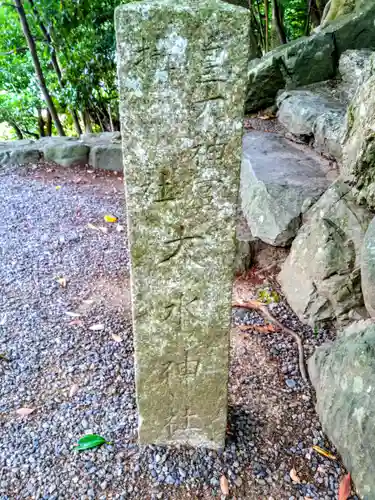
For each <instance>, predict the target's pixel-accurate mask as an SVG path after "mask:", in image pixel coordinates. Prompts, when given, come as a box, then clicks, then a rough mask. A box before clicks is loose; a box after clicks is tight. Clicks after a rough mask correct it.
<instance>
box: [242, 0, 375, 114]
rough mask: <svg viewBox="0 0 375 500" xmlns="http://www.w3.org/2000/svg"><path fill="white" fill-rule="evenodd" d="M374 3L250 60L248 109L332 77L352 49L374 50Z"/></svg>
mask: <svg viewBox="0 0 375 500" xmlns="http://www.w3.org/2000/svg"><path fill="white" fill-rule="evenodd" d="M374 19H375V4H374V3H373V2H370V3H369V4H368V5H367V6H366V8H364V10H363V11H362V12H356V13H354V14H350V15H348V16H343V17H341V18H340V19H338V20H337V21H334V22H332V23H330V24H329V25H327V26H326V27H325V28H323V29H321V30H320V31H317V32H316V33H314V34H313V35H311V36H310V37H304V38H300V39H298V40H296V41H293V42H290V43H288V44H287V45H283V46H281V47H278V48H277V49H275V50H274V51H272V52H270V53H268V54H267V55H266V56H264V57H263V58H262V59H260V60H259V59H256V60H254V61H252V62H251V63H250V69H249V83H248V93H247V101H246V111H247V112H248V113H252V112H254V111H258V110H259V109H262V108H264V107H267V106H271V105H272V104H274V102H275V98H276V94H277V92H278V91H279V90H281V89H284V88H287V89H295V88H297V87H302V86H305V85H310V84H312V83H315V82H319V81H324V80H329V79H331V78H333V77H334V76H335V74H336V71H337V60H338V59H339V58H340V56H341V54H343V53H344V52H345V51H346V50H349V49H363V48H365V49H372V50H375V29H374Z"/></svg>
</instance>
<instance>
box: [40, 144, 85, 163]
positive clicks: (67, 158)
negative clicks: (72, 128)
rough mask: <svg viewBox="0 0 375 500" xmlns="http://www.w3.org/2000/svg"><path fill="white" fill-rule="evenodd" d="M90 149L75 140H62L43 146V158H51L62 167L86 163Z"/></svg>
mask: <svg viewBox="0 0 375 500" xmlns="http://www.w3.org/2000/svg"><path fill="white" fill-rule="evenodd" d="M89 151H90V149H89V148H88V146H85V145H84V144H82V143H80V142H78V141H77V142H76V141H64V142H63V141H62V142H60V143H58V144H55V145H48V146H45V148H44V158H45V159H46V160H52V161H54V162H56V163H58V164H59V165H62V166H63V167H70V166H72V165H78V164H83V165H84V164H86V163H88V155H89Z"/></svg>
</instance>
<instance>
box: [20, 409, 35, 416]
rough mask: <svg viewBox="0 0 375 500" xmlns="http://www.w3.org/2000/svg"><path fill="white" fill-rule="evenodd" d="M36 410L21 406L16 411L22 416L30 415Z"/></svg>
mask: <svg viewBox="0 0 375 500" xmlns="http://www.w3.org/2000/svg"><path fill="white" fill-rule="evenodd" d="M34 411H35V408H19V409H18V410H16V413H17V414H18V415H20V416H21V417H27V416H28V415H31V413H33V412H34Z"/></svg>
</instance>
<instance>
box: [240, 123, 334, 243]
mask: <svg viewBox="0 0 375 500" xmlns="http://www.w3.org/2000/svg"><path fill="white" fill-rule="evenodd" d="M330 173H332V172H329V170H328V168H327V165H326V164H325V163H324V162H323V161H320V159H319V158H318V157H317V156H316V155H314V153H312V152H310V151H309V150H308V149H307V148H303V149H302V148H298V147H297V146H296V145H294V144H293V143H291V142H289V141H287V140H286V139H284V138H283V137H281V136H278V135H276V134H267V133H262V132H255V131H254V132H250V133H248V134H246V135H245V136H244V139H243V159H242V168H241V204H242V210H243V213H244V216H245V218H246V220H247V223H248V225H249V227H250V230H251V233H252V235H253V236H254V237H255V238H259V239H260V240H262V241H264V242H265V243H268V244H271V245H275V246H286V245H289V244H290V243H291V241H292V239H293V238H294V237H295V235H296V234H297V231H298V229H299V227H300V225H301V214H302V212H304V211H305V210H307V209H308V208H309V207H310V206H311V205H312V204H313V203H314V202H315V201H316V200H317V199H318V198H319V196H321V195H322V194H323V193H324V191H325V190H326V189H327V188H328V187H329V185H330V183H331V181H332V178H329V177H330V175H329V174H330Z"/></svg>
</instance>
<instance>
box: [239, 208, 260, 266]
mask: <svg viewBox="0 0 375 500" xmlns="http://www.w3.org/2000/svg"><path fill="white" fill-rule="evenodd" d="M256 241H257V240H256V238H254V236H253V235H252V234H251V231H250V229H249V227H248V225H247V222H246V219H245V218H244V216H243V214H241V213H240V214H239V215H238V217H237V227H236V257H235V260H234V270H235V273H236V274H237V275H239V274H243V273H245V272H246V271H248V270H249V269H250V267H251V266H252V265H253V258H254V246H255V244H256Z"/></svg>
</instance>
